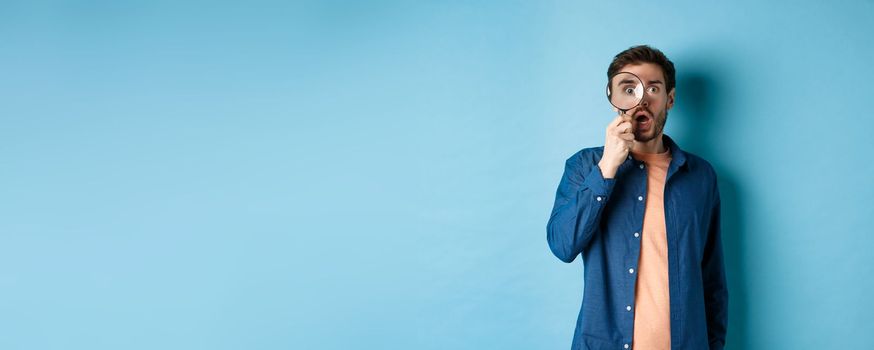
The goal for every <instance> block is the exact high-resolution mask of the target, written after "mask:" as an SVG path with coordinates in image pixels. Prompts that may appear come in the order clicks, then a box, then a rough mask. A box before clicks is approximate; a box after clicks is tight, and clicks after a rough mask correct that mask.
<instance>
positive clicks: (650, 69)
mask: <svg viewBox="0 0 874 350" xmlns="http://www.w3.org/2000/svg"><path fill="white" fill-rule="evenodd" d="M619 71H620V72H631V73H634V75H636V76H638V77H640V80H643V81H644V82H649V81H653V80H661V81H662V82H664V81H665V73H664V72H663V71H662V67H661V66H659V65H657V64H655V63H648V62H647V63H635V64H626V65H625V66H623V67H622V68H621V69H619Z"/></svg>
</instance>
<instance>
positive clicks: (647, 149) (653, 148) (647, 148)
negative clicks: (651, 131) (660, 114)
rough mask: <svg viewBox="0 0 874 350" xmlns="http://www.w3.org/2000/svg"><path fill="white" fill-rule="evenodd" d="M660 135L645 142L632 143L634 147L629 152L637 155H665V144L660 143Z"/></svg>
mask: <svg viewBox="0 0 874 350" xmlns="http://www.w3.org/2000/svg"><path fill="white" fill-rule="evenodd" d="M662 134H663V133H659V134H658V136H656V137H654V138H653V139H652V140H649V141H647V142H634V147H632V149H631V150H632V151H633V152H637V153H665V151H667V150H666V149H665V143H664V142H662Z"/></svg>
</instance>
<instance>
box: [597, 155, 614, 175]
mask: <svg viewBox="0 0 874 350" xmlns="http://www.w3.org/2000/svg"><path fill="white" fill-rule="evenodd" d="M598 168H601V176H602V177H604V178H605V179H612V178H613V177H614V176H616V169H617V168H618V166H614V165H612V164H610V163H609V162H607V161H605V160H604V159H601V161H600V162H598Z"/></svg>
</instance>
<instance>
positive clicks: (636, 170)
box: [546, 135, 728, 350]
mask: <svg viewBox="0 0 874 350" xmlns="http://www.w3.org/2000/svg"><path fill="white" fill-rule="evenodd" d="M662 140H663V142H664V144H665V146H666V147H668V148H669V149H670V150H671V156H672V160H671V164H670V166H669V167H668V173H667V178H666V179H665V189H664V201H665V203H664V208H665V226H666V229H667V231H666V234H667V245H668V280H669V282H668V284H669V286H670V287H669V289H670V309H671V349H673V350H683V349H688V350H700V349H722V348H723V346H724V345H725V334H726V329H727V322H728V286H727V285H726V281H725V269H724V265H723V256H722V238H721V232H720V200H719V189H718V187H717V180H716V173H715V172H714V170H713V167H712V166H711V165H710V163H708V162H707V161H705V160H704V159H702V158H700V157H698V156H696V155H694V154H691V153H688V152H683V151H682V150H681V149H680V148H679V147H678V146H677V144H676V143H675V142H674V141H673V140H672V139H671V138H670V137H668V136H667V135H663V138H662ZM603 153H604V147H594V148H586V149H583V150H581V151H579V152H577V153H576V154H574V155H573V156H571V157H570V158H569V159H568V160H567V162H566V163H565V169H564V175H563V176H562V178H561V182H560V183H559V185H558V190H557V191H556V196H555V205H554V206H553V209H552V214H551V215H550V217H549V223H548V224H547V228H546V240H547V242H548V243H549V248H550V249H551V250H552V253H553V254H555V256H557V257H558V258H559V259H561V260H562V261H564V262H566V263H570V262H573V261H574V259H575V258H576V257H577V255H579V254H580V253H582V254H583V265H584V279H585V285H584V288H583V289H584V291H583V304H582V307H581V309H580V314H579V317H578V318H577V325H576V330H575V331H574V338H573V343H572V347H571V348H572V349H574V350H576V349H593V350H595V349H597V350H624V349H632V348H634V347H633V344H632V343H631V340H632V336H633V335H634V329H633V328H634V312H635V305H634V291H635V284H636V283H637V278H636V277H637V274H630V273H628V269H629V268H634V269H635V270H637V269H638V268H637V267H638V266H637V265H638V262H639V259H640V235H639V234H635V233H640V232H641V230H642V229H643V215H644V209H645V204H646V195H647V189H646V185H647V171H646V169H645V167H641V166H640V165H642V164H644V163H643V162H641V161H638V160H636V159H634V158H633V157H632V156H629V157H628V158H627V159H626V160H625V161H624V162H623V163H622V165H621V166H620V167H619V169H618V170H617V172H616V176H615V177H614V178H613V179H605V178H604V177H603V176H602V174H601V169H600V168H599V167H598V162H599V161H600V160H601V157H602V155H603ZM640 197H642V198H640ZM629 309H630V310H629ZM641 350H647V349H641Z"/></svg>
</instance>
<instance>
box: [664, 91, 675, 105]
mask: <svg viewBox="0 0 874 350" xmlns="http://www.w3.org/2000/svg"><path fill="white" fill-rule="evenodd" d="M675 91H677V88H671V92H669V93H668V105H667V107H666V108H665V109H666V110H667V109H671V107H673V106H674V92H675Z"/></svg>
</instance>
